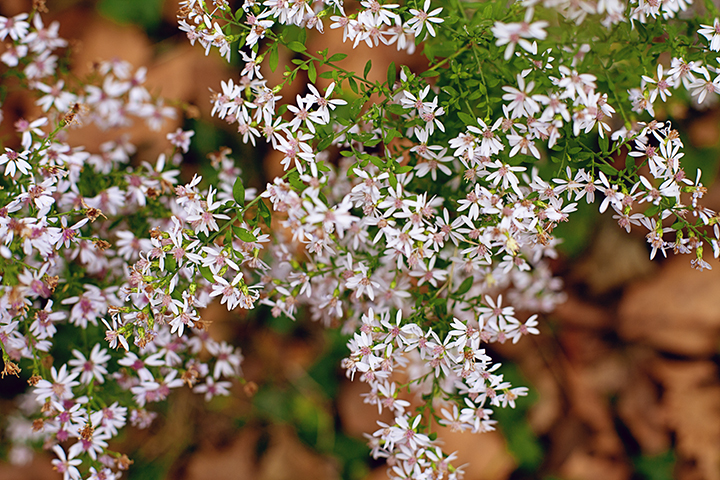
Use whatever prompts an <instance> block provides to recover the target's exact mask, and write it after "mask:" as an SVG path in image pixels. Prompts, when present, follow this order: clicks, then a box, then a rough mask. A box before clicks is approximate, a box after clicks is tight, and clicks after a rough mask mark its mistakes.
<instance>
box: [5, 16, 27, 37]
mask: <svg viewBox="0 0 720 480" xmlns="http://www.w3.org/2000/svg"><path fill="white" fill-rule="evenodd" d="M27 18H28V14H27V13H21V14H19V15H15V16H14V17H9V18H6V17H3V16H0V40H5V38H6V37H7V36H10V38H11V39H13V40H20V39H22V38H24V37H25V35H27V32H28V30H29V29H30V24H29V23H28V22H26V21H25V20H27Z"/></svg>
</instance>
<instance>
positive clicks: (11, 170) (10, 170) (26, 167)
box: [0, 147, 32, 177]
mask: <svg viewBox="0 0 720 480" xmlns="http://www.w3.org/2000/svg"><path fill="white" fill-rule="evenodd" d="M27 156H28V152H27V150H26V151H23V152H20V153H18V152H16V151H15V150H12V149H10V148H7V147H5V153H3V154H2V155H0V165H6V164H7V165H6V167H5V176H6V177H14V176H15V172H17V171H18V170H19V171H20V173H22V174H23V175H27V174H28V173H30V169H31V168H32V167H31V166H30V164H29V163H28V161H27Z"/></svg>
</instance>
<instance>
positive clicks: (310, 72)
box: [308, 61, 317, 83]
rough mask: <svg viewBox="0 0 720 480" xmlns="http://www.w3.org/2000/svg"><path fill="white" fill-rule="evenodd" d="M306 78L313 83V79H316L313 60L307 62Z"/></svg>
mask: <svg viewBox="0 0 720 480" xmlns="http://www.w3.org/2000/svg"><path fill="white" fill-rule="evenodd" d="M308 79H309V80H310V83H315V80H317V70H315V62H312V61H311V62H310V63H309V64H308Z"/></svg>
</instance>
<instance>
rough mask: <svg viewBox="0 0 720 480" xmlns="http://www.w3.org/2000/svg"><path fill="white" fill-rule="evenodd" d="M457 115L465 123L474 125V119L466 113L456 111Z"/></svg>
mask: <svg viewBox="0 0 720 480" xmlns="http://www.w3.org/2000/svg"><path fill="white" fill-rule="evenodd" d="M457 116H458V118H459V119H460V120H461V121H462V122H463V123H464V124H465V125H475V119H474V118H473V117H471V116H470V115H468V114H467V113H465V112H457Z"/></svg>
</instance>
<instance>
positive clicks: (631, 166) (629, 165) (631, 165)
mask: <svg viewBox="0 0 720 480" xmlns="http://www.w3.org/2000/svg"><path fill="white" fill-rule="evenodd" d="M625 169H626V170H627V171H628V173H632V172H633V171H634V170H635V157H631V156H630V155H628V156H627V157H625Z"/></svg>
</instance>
